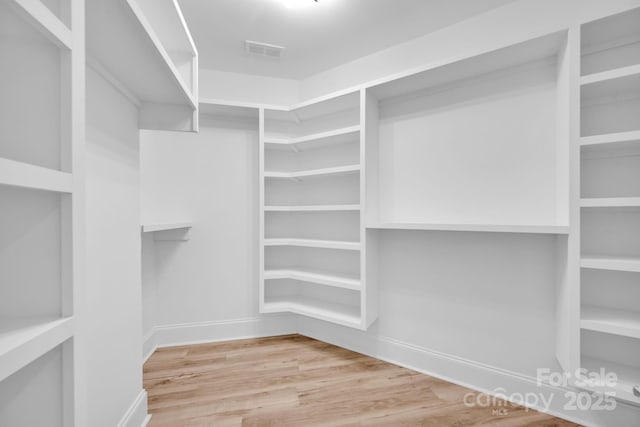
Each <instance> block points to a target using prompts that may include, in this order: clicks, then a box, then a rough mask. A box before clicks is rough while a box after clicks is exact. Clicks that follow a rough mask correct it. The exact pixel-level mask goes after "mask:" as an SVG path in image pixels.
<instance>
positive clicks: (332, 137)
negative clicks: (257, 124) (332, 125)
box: [264, 125, 360, 150]
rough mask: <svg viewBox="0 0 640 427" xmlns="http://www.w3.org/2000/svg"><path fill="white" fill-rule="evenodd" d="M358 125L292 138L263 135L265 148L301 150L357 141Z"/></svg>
mask: <svg viewBox="0 0 640 427" xmlns="http://www.w3.org/2000/svg"><path fill="white" fill-rule="evenodd" d="M359 135H360V126H359V125H357V126H348V127H344V128H340V129H333V130H329V131H326V132H319V133H313V134H309V135H304V136H298V137H294V138H282V137H271V136H265V139H264V143H265V147H266V148H273V149H278V148H282V147H285V148H292V149H294V150H302V149H308V148H315V147H321V146H326V145H333V144H342V143H347V142H351V141H359V139H358V137H359Z"/></svg>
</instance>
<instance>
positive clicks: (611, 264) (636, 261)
mask: <svg viewBox="0 0 640 427" xmlns="http://www.w3.org/2000/svg"><path fill="white" fill-rule="evenodd" d="M580 266H581V267H582V268H590V269H595V270H612V271H630V272H636V273H640V258H628V257H627V258H625V257H611V256H603V255H583V256H582V259H581V261H580Z"/></svg>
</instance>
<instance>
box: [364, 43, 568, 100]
mask: <svg viewBox="0 0 640 427" xmlns="http://www.w3.org/2000/svg"><path fill="white" fill-rule="evenodd" d="M565 40H566V32H559V33H553V34H550V35H547V36H543V37H540V38H537V39H533V40H530V41H526V42H524V43H519V44H516V45H513V46H509V47H506V48H503V49H498V50H495V51H493V52H489V53H484V54H481V55H477V56H474V57H471V58H468V59H464V60H460V61H456V62H450V63H447V64H444V65H441V66H435V67H433V68H431V69H428V70H425V71H422V72H420V73H417V74H412V75H409V76H407V77H403V78H399V79H396V80H392V81H390V82H386V83H383V84H380V85H378V86H373V87H372V88H371V89H370V91H371V93H372V94H373V96H374V97H375V98H377V99H378V100H380V101H383V100H388V99H392V98H396V97H401V96H404V95H414V94H415V93H416V92H422V91H427V90H430V89H433V88H437V87H442V86H446V85H448V84H452V83H455V82H459V81H461V80H465V79H469V78H473V77H476V76H480V75H484V74H488V73H491V72H494V71H498V70H502V69H507V68H512V67H515V66H518V65H522V64H526V63H530V62H534V61H537V60H542V59H545V58H551V57H554V58H555V56H556V55H557V54H558V52H560V51H561V49H562V46H563V44H564V42H565Z"/></svg>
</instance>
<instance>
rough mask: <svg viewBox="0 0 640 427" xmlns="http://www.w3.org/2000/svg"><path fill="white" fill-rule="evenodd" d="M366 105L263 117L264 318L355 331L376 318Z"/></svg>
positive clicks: (320, 104) (358, 101)
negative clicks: (292, 317)
mask: <svg viewBox="0 0 640 427" xmlns="http://www.w3.org/2000/svg"><path fill="white" fill-rule="evenodd" d="M365 99H366V98H365V93H364V92H363V91H357V92H353V93H348V94H344V95H340V96H336V97H331V98H326V99H322V100H319V101H317V102H308V103H303V104H299V105H296V106H293V107H291V108H274V109H268V108H267V109H262V110H261V111H260V164H261V168H260V179H261V191H260V194H261V197H260V199H261V203H260V204H261V212H260V214H261V224H260V233H261V243H262V244H261V248H260V250H261V256H260V271H261V287H260V311H261V312H262V313H274V312H283V311H286V312H291V313H296V314H299V315H303V316H309V317H313V318H316V319H321V320H325V321H329V322H333V323H337V324H340V325H344V326H348V327H353V328H358V329H366V328H367V327H368V326H369V325H370V324H371V323H372V322H373V321H374V320H375V319H376V317H377V315H376V313H377V307H376V300H375V296H374V294H375V288H374V286H375V282H374V281H369V278H368V276H367V263H368V259H367V243H366V241H367V233H368V232H367V230H366V229H365V227H364V219H363V218H364V217H363V216H364V211H363V210H362V206H363V203H364V202H365V200H366V194H365V186H364V179H365V175H364V173H365V170H364V166H363V165H364V156H365V152H366V150H365V146H364V132H363V131H362V123H363V122H364V117H363V114H364V112H365V107H363V102H364V101H365ZM355 236H357V239H355Z"/></svg>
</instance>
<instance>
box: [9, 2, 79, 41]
mask: <svg viewBox="0 0 640 427" xmlns="http://www.w3.org/2000/svg"><path fill="white" fill-rule="evenodd" d="M9 4H10V5H12V6H14V9H15V10H16V11H17V12H18V13H19V14H20V15H21V16H22V17H23V18H24V19H25V20H27V22H29V24H31V25H32V26H33V27H34V28H36V29H37V30H39V31H40V32H41V33H42V34H44V35H45V37H47V38H48V39H49V40H50V41H51V42H52V43H54V44H56V45H57V46H58V47H62V48H66V49H69V50H71V49H72V47H73V43H72V36H71V30H69V28H68V27H67V26H66V25H65V24H64V23H63V22H62V21H60V19H58V17H57V16H55V15H54V14H53V12H51V11H50V10H49V9H48V8H47V7H46V6H45V5H44V4H43V3H42V2H41V1H39V0H9Z"/></svg>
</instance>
